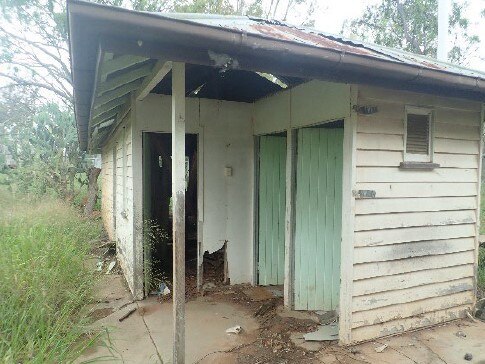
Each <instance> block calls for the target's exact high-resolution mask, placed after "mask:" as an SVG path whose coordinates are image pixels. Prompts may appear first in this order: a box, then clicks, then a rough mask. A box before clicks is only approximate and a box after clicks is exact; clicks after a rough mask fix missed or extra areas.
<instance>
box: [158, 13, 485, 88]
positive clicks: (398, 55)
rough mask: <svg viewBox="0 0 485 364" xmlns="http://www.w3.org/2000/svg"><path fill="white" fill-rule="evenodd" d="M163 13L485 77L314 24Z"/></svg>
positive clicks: (288, 39)
mask: <svg viewBox="0 0 485 364" xmlns="http://www.w3.org/2000/svg"><path fill="white" fill-rule="evenodd" d="M151 14H155V15H159V16H161V17H169V18H174V19H180V20H185V21H190V22H194V23H198V24H203V25H206V26H211V27H217V28H225V29H232V30H236V31H239V32H246V33H250V34H256V35H260V36H264V37H268V38H274V39H278V40H283V41H288V42H294V43H300V44H305V45H310V46H314V47H319V48H325V49H331V50H336V51H340V52H346V53H350V54H356V55H363V56H368V57H373V58H378V59H383V60H388V61H394V62H398V63H403V64H409V65H413V66H418V67H423V68H429V69H434V70H440V71H445V72H450V73H455V74H460V75H463V76H467V77H476V78H481V79H485V73H483V72H480V71H476V70H471V69H468V68H465V67H460V66H457V65H454V64H451V63H447V62H441V61H438V60H436V59H434V58H430V57H425V56H423V55H418V54H414V53H410V52H406V51H402V50H399V49H395V48H389V47H384V46H380V45H377V44H371V43H366V42H361V41H357V40H352V39H347V38H344V37H342V36H340V35H334V34H329V33H325V32H322V31H319V30H316V29H314V28H308V27H302V26H295V25H291V24H287V23H285V22H281V21H277V20H265V19H259V18H253V17H247V16H232V15H214V14H187V13H151Z"/></svg>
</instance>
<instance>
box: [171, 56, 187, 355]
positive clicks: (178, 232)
mask: <svg viewBox="0 0 485 364" xmlns="http://www.w3.org/2000/svg"><path fill="white" fill-rule="evenodd" d="M172 201H173V229H172V231H173V232H172V234H173V245H172V246H173V361H172V362H173V364H184V363H185V63H179V62H174V63H173V70H172Z"/></svg>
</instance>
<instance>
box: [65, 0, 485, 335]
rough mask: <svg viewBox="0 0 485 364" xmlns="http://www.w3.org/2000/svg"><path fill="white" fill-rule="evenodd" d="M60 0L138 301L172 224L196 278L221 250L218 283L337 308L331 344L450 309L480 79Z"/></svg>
mask: <svg viewBox="0 0 485 364" xmlns="http://www.w3.org/2000/svg"><path fill="white" fill-rule="evenodd" d="M68 5H69V6H68V14H69V31H70V49H71V63H72V71H73V80H74V95H75V109H76V120H77V125H78V133H79V141H80V143H81V147H82V148H83V149H84V150H89V151H92V152H95V151H98V152H101V153H102V186H103V190H102V196H103V197H102V215H103V220H104V223H105V226H106V229H107V231H108V233H109V236H110V238H111V239H112V240H114V241H116V243H117V254H118V257H119V260H120V262H121V264H122V267H123V271H124V274H125V277H126V280H127V282H128V285H129V287H130V289H131V291H132V293H133V294H134V296H135V297H136V298H137V299H142V298H143V297H144V296H145V295H146V294H147V291H148V290H149V286H150V277H151V274H153V271H154V269H157V268H160V267H163V269H165V270H171V269H175V267H174V266H173V265H172V248H174V249H178V246H180V244H175V246H174V245H172V234H173V235H174V237H175V241H184V242H185V244H184V246H185V249H186V252H187V254H186V257H187V259H192V260H193V261H194V262H196V265H197V276H198V277H197V279H198V282H199V284H200V283H202V282H203V280H204V272H203V269H202V267H203V262H204V254H211V253H214V252H218V251H219V252H221V251H222V255H223V256H224V257H225V272H224V274H225V275H226V277H225V278H226V279H227V280H229V281H230V283H231V284H237V283H251V284H255V285H283V286H284V292H285V295H284V299H285V304H286V305H287V306H289V307H291V308H293V309H295V310H324V311H332V310H335V311H337V312H338V314H339V328H340V334H339V339H340V342H341V343H343V344H349V343H353V342H359V341H363V340H367V339H371V338H376V337H381V336H385V335H389V334H395V333H399V332H402V331H406V330H410V329H415V328H419V327H424V326H427V325H432V324H437V323H441V322H444V321H447V320H452V319H455V318H459V317H464V316H465V314H466V311H467V310H468V309H469V308H470V307H471V306H472V305H473V304H474V302H475V299H476V298H475V289H476V267H477V255H478V254H477V249H478V226H479V218H478V217H479V202H480V201H479V196H480V170H481V158H480V155H481V136H482V122H483V119H484V111H483V110H484V109H483V102H484V100H485V75H484V74H482V73H479V72H475V71H471V70H467V69H464V68H461V67H457V66H453V65H450V64H446V63H442V62H438V61H436V60H433V59H428V58H424V57H422V56H418V55H414V54H408V53H405V52H401V51H398V50H394V49H389V48H384V47H380V46H376V45H371V44H364V43H361V42H357V41H354V40H348V39H343V38H341V37H339V36H333V35H328V34H324V33H321V32H319V31H316V30H314V29H307V28H302V27H295V26H291V25H287V24H284V23H281V22H272V21H267V20H261V19H254V18H248V17H241V16H219V15H200V14H199V15H196V14H161V13H147V12H135V11H129V10H125V9H121V8H115V7H108V6H101V5H97V4H93V3H88V2H83V1H79V0H73V1H70V2H69V4H68ZM173 166H178V167H177V168H175V167H174V168H172V167H173ZM172 196H173V197H172ZM183 198H184V199H185V203H183ZM181 201H182V202H181ZM183 206H185V212H183V211H184V209H183ZM180 214H182V215H183V219H182V220H177V218H175V219H174V217H175V216H179V217H180V216H181V215H180ZM151 226H157V227H159V228H160V229H159V230H157V231H159V232H160V234H159V235H158V238H157V239H156V240H155V241H156V242H155V244H153V243H152V244H149V243H147V242H148V241H150V239H147V235H148V232H150V234H153V229H150V227H151ZM179 229H180V230H179ZM180 231H184V233H185V235H177V234H179V233H180ZM177 239H179V240H177ZM180 239H181V240H180ZM151 241H152V242H153V239H152V240H151ZM221 249H222V250H221ZM206 256H207V255H206ZM155 258H156V259H155ZM184 263H185V262H184V261H183V260H182V261H175V263H173V264H175V265H177V264H178V265H184Z"/></svg>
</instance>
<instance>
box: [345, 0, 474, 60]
mask: <svg viewBox="0 0 485 364" xmlns="http://www.w3.org/2000/svg"><path fill="white" fill-rule="evenodd" d="M465 7H466V3H463V2H461V3H458V2H452V9H451V13H450V19H449V24H450V26H449V33H450V37H449V39H450V40H451V41H452V42H453V43H452V45H451V47H450V51H449V54H448V59H449V60H450V61H451V62H454V63H459V64H466V62H467V60H468V57H469V56H470V55H471V54H473V53H474V52H476V51H477V50H478V47H479V42H480V39H479V37H478V36H477V35H474V34H471V33H470V31H469V25H470V24H469V20H467V19H466V18H465V17H464V15H463V13H464V9H465ZM344 32H347V33H350V35H351V36H354V37H357V38H359V39H364V40H369V41H371V42H373V43H376V44H380V45H384V46H388V47H394V48H400V49H404V50H406V51H409V52H412V53H417V54H422V55H426V56H431V57H436V53H437V46H438V0H382V1H381V2H380V3H378V4H376V5H371V6H368V7H367V8H366V10H365V11H364V13H363V15H362V17H360V18H358V19H355V20H353V21H351V22H350V26H349V28H348V29H345V30H344Z"/></svg>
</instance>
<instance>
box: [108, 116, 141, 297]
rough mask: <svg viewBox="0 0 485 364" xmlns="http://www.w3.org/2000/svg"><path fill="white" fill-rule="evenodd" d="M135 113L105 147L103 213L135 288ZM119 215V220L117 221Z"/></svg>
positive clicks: (125, 119)
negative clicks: (133, 136)
mask: <svg viewBox="0 0 485 364" xmlns="http://www.w3.org/2000/svg"><path fill="white" fill-rule="evenodd" d="M130 117H131V113H128V114H127V116H125V118H124V119H123V120H122V122H121V123H120V127H119V128H118V130H117V131H116V133H115V134H114V135H113V137H111V138H110V140H109V142H108V143H107V144H106V146H105V147H104V148H103V150H102V154H101V158H102V164H101V178H102V181H101V185H102V195H101V214H102V217H103V222H104V227H105V229H106V231H107V233H108V236H109V238H110V240H113V241H116V251H117V256H118V261H119V263H120V265H121V268H122V269H123V272H124V273H125V277H126V281H127V283H128V286H129V287H130V289H132V288H133V284H134V274H133V262H134V255H133V173H132V128H131V122H130ZM114 219H116V223H115V221H114Z"/></svg>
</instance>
